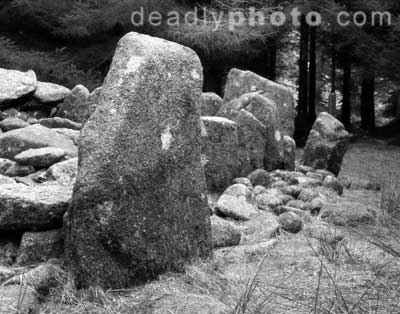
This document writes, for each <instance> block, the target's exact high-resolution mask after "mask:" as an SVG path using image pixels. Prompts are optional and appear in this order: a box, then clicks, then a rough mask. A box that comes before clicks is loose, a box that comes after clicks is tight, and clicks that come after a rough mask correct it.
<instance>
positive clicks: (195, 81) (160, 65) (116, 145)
mask: <svg viewBox="0 0 400 314" xmlns="http://www.w3.org/2000/svg"><path fill="white" fill-rule="evenodd" d="M201 88H202V68H201V64H200V60H199V58H198V57H197V55H196V54H195V53H194V52H193V51H192V50H191V49H188V48H186V47H183V46H180V45H178V44H175V43H171V42H168V41H166V40H162V39H158V38H153V37H150V36H146V35H141V34H138V33H129V34H127V35H126V36H125V37H124V38H123V39H121V41H120V42H119V44H118V48H117V51H116V54H115V56H114V59H113V63H112V65H111V69H110V72H109V74H108V76H107V78H106V80H105V83H104V85H103V88H102V92H101V95H100V98H99V101H98V107H97V110H96V112H95V113H94V114H93V115H92V116H91V118H90V119H89V120H88V122H87V123H86V125H85V126H84V128H83V130H82V134H81V145H80V152H79V156H80V159H79V171H78V177H77V181H76V184H75V188H74V194H73V200H72V204H71V206H70V208H69V211H68V216H67V217H66V219H65V221H66V226H65V229H66V234H67V237H66V252H67V256H68V258H69V261H70V263H71V267H72V270H73V272H74V274H75V277H76V280H77V282H78V283H80V284H81V285H83V286H101V287H111V288H121V287H126V286H128V285H131V284H138V283H141V282H143V281H145V280H149V279H154V278H156V277H157V275H159V274H161V273H163V272H166V271H174V270H181V269H182V268H183V266H184V264H185V263H186V262H188V261H190V260H192V259H193V258H196V257H203V256H208V255H209V254H210V251H211V236H210V234H211V224H210V217H209V208H208V204H207V195H206V182H205V175H204V170H203V168H202V165H201V158H200V147H201V145H200V144H201V128H200V115H199V108H198V106H199V103H198V102H199V100H200V95H201Z"/></svg>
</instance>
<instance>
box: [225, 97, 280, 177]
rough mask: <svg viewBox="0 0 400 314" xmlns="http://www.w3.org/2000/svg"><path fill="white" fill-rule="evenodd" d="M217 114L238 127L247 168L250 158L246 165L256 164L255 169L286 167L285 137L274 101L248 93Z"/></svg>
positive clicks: (243, 158) (242, 153)
mask: <svg viewBox="0 0 400 314" xmlns="http://www.w3.org/2000/svg"><path fill="white" fill-rule="evenodd" d="M217 115H218V116H221V117H226V118H228V119H231V120H233V121H235V122H236V123H237V124H238V126H239V142H240V144H241V154H240V156H241V158H240V159H241V160H244V161H242V163H243V164H244V165H246V163H245V161H246V157H247V164H250V166H252V165H253V164H254V161H255V162H256V163H257V167H256V168H265V169H267V170H274V169H277V168H281V167H282V166H283V136H282V132H281V129H280V124H279V117H278V112H277V109H276V104H275V102H273V101H272V100H270V99H268V98H266V97H263V96H262V95H259V94H257V93H250V94H245V95H242V96H241V97H240V98H238V99H235V100H233V101H231V102H229V103H226V104H225V105H224V106H223V107H222V108H221V110H220V111H219V112H218V113H217ZM251 137H252V139H250V138H251ZM256 140H257V141H256ZM253 160H254V161H253ZM252 161H253V162H252ZM261 165H262V166H261ZM241 168H244V167H243V166H242V167H241ZM256 168H254V167H253V168H252V169H251V170H254V169H256ZM251 170H250V171H251ZM246 171H247V172H250V171H248V170H247V169H246Z"/></svg>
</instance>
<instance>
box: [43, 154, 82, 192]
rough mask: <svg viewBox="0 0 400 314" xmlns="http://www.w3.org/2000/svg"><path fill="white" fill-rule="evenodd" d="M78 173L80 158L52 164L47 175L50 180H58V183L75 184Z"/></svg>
mask: <svg viewBox="0 0 400 314" xmlns="http://www.w3.org/2000/svg"><path fill="white" fill-rule="evenodd" d="M77 174H78V158H72V159H68V160H66V161H62V162H59V163H56V164H54V165H53V166H51V167H50V168H49V169H48V170H47V172H46V175H45V176H46V177H47V178H48V179H49V180H52V181H57V184H60V185H67V186H73V185H74V183H75V180H76V176H77Z"/></svg>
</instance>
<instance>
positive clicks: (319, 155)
mask: <svg viewBox="0 0 400 314" xmlns="http://www.w3.org/2000/svg"><path fill="white" fill-rule="evenodd" d="M349 143H350V134H349V133H348V132H347V131H346V129H345V127H344V125H343V124H342V123H341V122H340V121H339V120H337V119H336V118H335V117H333V116H331V115H330V114H329V113H326V112H321V113H320V114H319V116H318V118H317V120H316V121H315V123H314V126H313V128H312V130H311V132H310V135H309V136H308V139H307V143H306V147H305V148H304V155H303V160H302V162H303V164H304V165H306V166H310V167H312V168H314V169H325V170H328V171H330V172H332V173H333V174H335V175H338V174H339V172H340V168H341V165H342V161H343V157H344V155H345V153H346V151H347V149H348V147H349Z"/></svg>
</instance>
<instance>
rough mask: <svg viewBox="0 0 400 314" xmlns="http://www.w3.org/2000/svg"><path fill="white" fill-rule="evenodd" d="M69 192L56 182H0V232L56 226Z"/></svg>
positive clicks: (66, 204)
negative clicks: (54, 183)
mask: <svg viewBox="0 0 400 314" xmlns="http://www.w3.org/2000/svg"><path fill="white" fill-rule="evenodd" d="M71 195H72V191H71V189H70V188H65V187H61V186H57V185H35V186H26V185H23V184H7V185H0V232H7V231H35V230H51V229H56V228H60V227H61V226H62V219H63V215H64V213H65V211H66V210H67V208H68V205H69V203H70V200H71Z"/></svg>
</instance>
